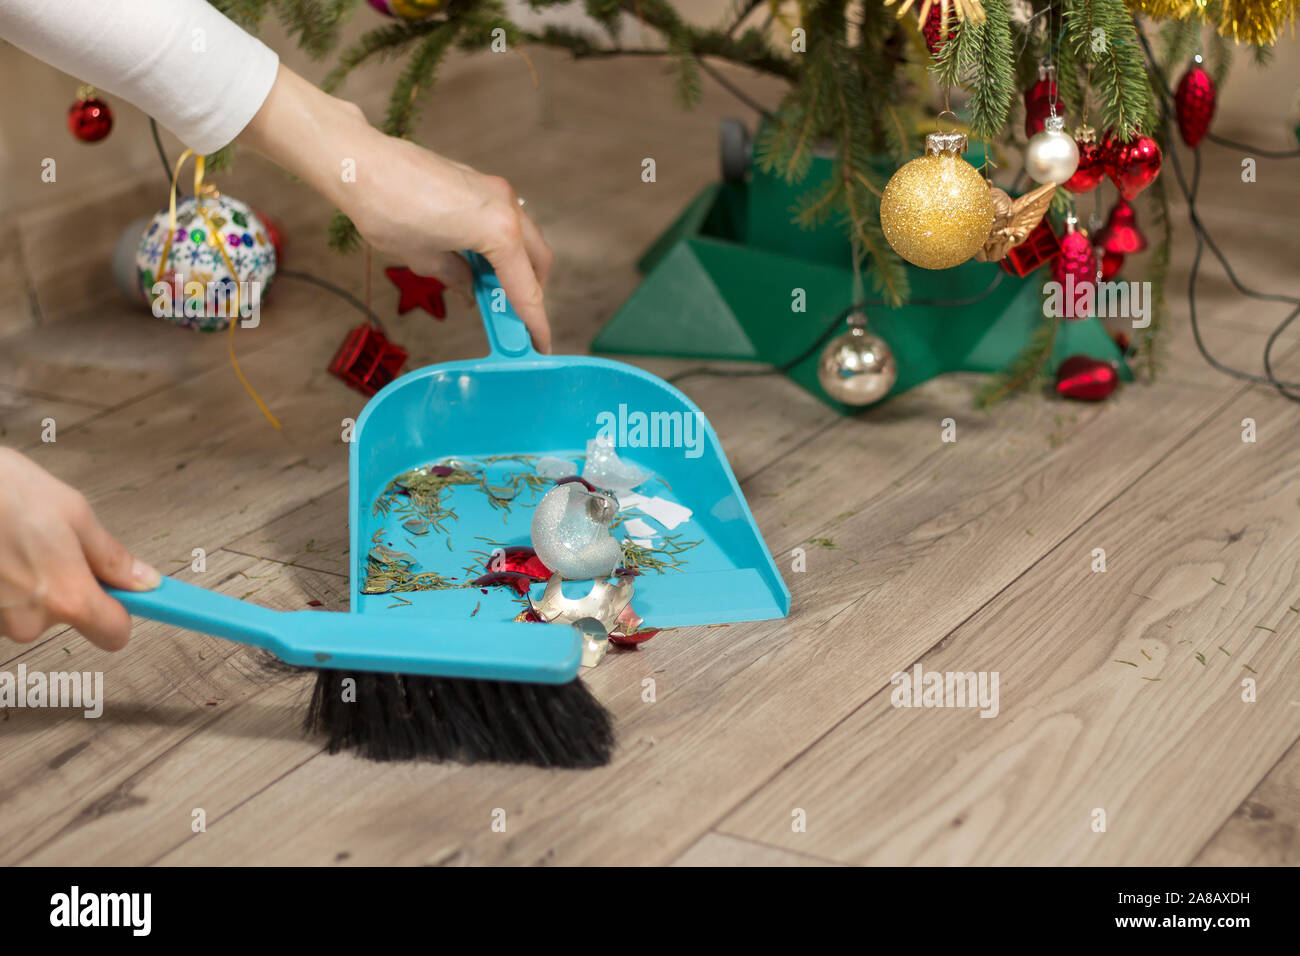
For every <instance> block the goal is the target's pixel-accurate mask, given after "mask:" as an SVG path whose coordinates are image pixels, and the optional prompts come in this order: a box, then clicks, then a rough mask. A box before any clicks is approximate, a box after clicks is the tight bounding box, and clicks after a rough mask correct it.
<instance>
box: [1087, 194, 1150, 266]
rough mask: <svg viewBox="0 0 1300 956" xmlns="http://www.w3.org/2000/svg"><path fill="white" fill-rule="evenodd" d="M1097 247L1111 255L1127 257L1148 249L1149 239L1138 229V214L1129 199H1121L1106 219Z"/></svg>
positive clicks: (1098, 235)
mask: <svg viewBox="0 0 1300 956" xmlns="http://www.w3.org/2000/svg"><path fill="white" fill-rule="evenodd" d="M1096 242H1097V245H1098V246H1100V247H1101V248H1102V250H1103V251H1105V252H1106V253H1108V254H1110V255H1120V256H1127V255H1130V254H1132V253H1134V252H1141V251H1142V250H1143V249H1145V248H1146V247H1147V237H1146V236H1144V235H1142V230H1141V229H1139V228H1138V224H1137V212H1136V211H1134V209H1133V207H1132V206H1131V205H1129V201H1128V200H1127V199H1121V200H1120V201H1119V202H1117V203H1116V204H1115V208H1114V209H1112V210H1111V211H1110V215H1109V216H1107V217H1106V225H1104V226H1102V228H1101V231H1100V232H1098V233H1097V238H1096Z"/></svg>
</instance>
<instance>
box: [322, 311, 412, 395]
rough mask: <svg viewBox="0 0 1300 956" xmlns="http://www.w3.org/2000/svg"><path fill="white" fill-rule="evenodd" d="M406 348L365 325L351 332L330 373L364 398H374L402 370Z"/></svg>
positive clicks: (340, 349)
mask: <svg viewBox="0 0 1300 956" xmlns="http://www.w3.org/2000/svg"><path fill="white" fill-rule="evenodd" d="M405 364H406V349H404V348H402V347H401V346H400V345H396V344H394V343H393V342H390V341H388V336H386V335H384V333H383V331H382V330H381V329H379V328H377V327H376V326H373V325H368V324H362V325H358V326H357V327H356V328H355V329H353V330H352V331H351V332H349V333H348V336H347V338H345V339H344V340H343V344H342V345H340V346H339V350H338V351H337V352H335V353H334V360H333V361H331V362H330V366H329V370H330V373H331V374H333V375H337V376H338V377H339V378H341V379H343V381H344V382H346V383H347V384H348V385H349V386H351V387H352V388H355V389H356V390H357V391H358V392H360V393H361V394H362V395H373V394H375V392H377V391H379V390H380V389H381V388H383V387H384V386H385V385H387V384H388V383H389V382H391V381H392V380H393V379H395V378H396V377H397V375H398V373H400V372H401V371H402V366H403V365H405Z"/></svg>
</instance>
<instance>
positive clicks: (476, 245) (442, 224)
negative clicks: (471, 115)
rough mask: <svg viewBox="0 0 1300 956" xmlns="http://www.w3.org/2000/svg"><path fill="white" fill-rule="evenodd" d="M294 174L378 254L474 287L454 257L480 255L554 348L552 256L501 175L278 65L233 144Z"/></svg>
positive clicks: (540, 339) (540, 338)
mask: <svg viewBox="0 0 1300 956" xmlns="http://www.w3.org/2000/svg"><path fill="white" fill-rule="evenodd" d="M237 141H238V142H239V143H242V144H244V145H247V146H251V147H252V148H253V149H255V150H257V151H258V152H260V153H262V154H263V155H264V156H266V157H267V158H268V159H270V160H272V161H273V162H275V163H277V164H279V165H280V166H283V167H284V168H285V169H287V170H289V171H290V172H292V173H295V174H296V175H298V176H299V177H301V178H302V179H303V180H304V181H306V182H307V183H308V184H310V185H311V186H312V187H313V188H315V189H316V190H317V191H318V192H320V193H321V194H322V195H324V196H325V197H326V198H328V199H330V200H331V201H332V202H334V204H335V205H337V206H338V207H339V208H340V209H342V210H343V211H344V212H345V213H347V214H348V216H349V217H351V219H352V221H353V222H354V223H355V224H356V226H357V229H358V230H360V232H361V234H362V235H363V236H364V237H365V238H366V240H367V241H369V242H370V243H371V244H372V245H373V246H374V247H375V248H376V249H378V250H379V251H380V252H382V253H384V254H386V255H389V256H392V257H393V258H395V259H397V260H399V261H400V262H402V264H404V265H406V266H408V267H410V268H411V269H412V270H414V271H415V272H417V273H420V274H422V275H436V276H438V277H439V278H440V279H442V280H443V281H444V282H446V283H448V284H449V285H452V286H457V287H461V288H466V289H467V288H468V285H469V281H470V273H469V267H468V265H466V263H465V260H464V259H462V258H461V257H460V256H459V255H457V254H456V252H457V251H458V250H461V249H472V250H473V251H475V252H479V253H482V254H483V255H484V256H486V257H487V260H488V261H489V262H491V263H492V266H493V268H495V269H496V272H497V276H498V278H499V279H500V280H501V286H502V288H503V289H505V292H506V295H507V296H508V297H509V299H510V303H511V305H513V306H514V307H515V311H517V312H518V313H519V317H520V318H521V319H523V320H524V323H525V324H526V325H527V326H528V330H529V332H531V333H532V337H533V344H534V345H535V346H536V347H537V349H538V350H539V351H542V352H549V351H550V349H551V330H550V325H549V324H548V323H547V320H546V309H545V306H544V304H543V300H542V287H543V286H544V285H545V284H546V278H547V275H548V274H549V273H550V269H551V250H550V247H549V246H547V244H546V240H545V239H543V238H542V234H541V232H540V231H539V230H538V228H537V226H536V225H535V224H534V223H533V221H532V220H531V219H529V218H528V215H527V214H526V213H525V212H524V210H523V208H522V207H521V206H520V204H519V201H518V198H517V197H516V196H515V192H514V190H513V189H512V188H511V187H510V184H509V183H507V182H506V181H505V180H504V179H500V178H499V177H496V176H485V175H483V174H482V173H479V172H477V171H475V170H474V169H471V168H470V167H469V166H465V165H463V164H461V163H458V162H455V161H453V160H450V159H446V158H444V157H442V156H439V155H438V154H437V153H434V152H430V151H429V150H427V149H423V148H421V147H419V146H417V145H415V144H414V143H410V142H407V141H405V140H400V139H394V138H393V137H391V136H385V135H384V134H383V133H380V132H379V131H378V130H376V129H375V128H374V127H372V126H371V125H370V124H369V123H368V122H366V119H365V116H364V115H362V113H361V110H360V109H359V108H357V107H356V106H355V105H354V104H352V103H347V102H344V101H342V100H338V99H335V98H334V97H332V96H329V95H327V94H325V93H322V92H321V91H320V90H318V89H317V88H316V87H314V86H312V85H311V84H310V83H308V82H307V81H306V80H304V79H303V78H302V77H300V76H298V75H297V74H296V73H294V72H293V71H292V70H289V69H288V68H286V67H285V66H283V65H281V67H280V73H279V76H278V78H277V79H276V82H275V86H274V87H273V88H272V89H271V93H270V95H269V96H268V97H267V98H266V102H265V103H263V104H262V108H261V109H260V110H259V111H258V113H257V115H256V116H255V117H254V118H253V121H252V122H251V123H249V124H248V127H247V128H246V129H245V130H244V132H243V133H241V134H240V136H239V137H238V140H237Z"/></svg>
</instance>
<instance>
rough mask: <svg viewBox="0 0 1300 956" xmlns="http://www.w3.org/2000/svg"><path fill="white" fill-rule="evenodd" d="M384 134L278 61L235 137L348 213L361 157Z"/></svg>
mask: <svg viewBox="0 0 1300 956" xmlns="http://www.w3.org/2000/svg"><path fill="white" fill-rule="evenodd" d="M376 137H379V138H383V134H382V133H380V132H379V131H378V130H376V129H375V128H374V127H372V126H371V125H370V124H369V123H368V122H367V121H366V118H365V115H364V114H363V113H362V112H361V108H360V107H358V106H357V105H356V104H355V103H351V102H349V101H347V100H343V99H339V98H338V97H335V96H331V95H330V94H328V93H326V92H324V91H322V90H320V89H319V88H317V87H316V86H314V85H313V84H312V83H310V82H308V81H307V80H305V79H303V78H302V77H301V76H299V75H298V74H296V73H294V72H293V71H292V70H290V69H288V68H287V67H285V66H283V65H281V67H280V72H279V74H278V76H277V77H276V81H275V85H274V86H273V87H272V88H271V92H270V93H269V94H268V95H267V98H266V101H265V102H264V103H263V104H262V107H261V109H259V110H258V112H257V115H256V116H254V117H253V120H252V121H251V122H250V123H249V124H248V126H247V127H246V128H245V130H244V131H243V133H241V134H240V135H239V137H238V139H237V142H239V143H240V144H241V145H243V146H248V147H250V148H251V149H253V150H254V151H256V152H258V153H260V154H261V155H263V156H265V157H266V158H267V159H269V160H271V161H272V162H274V163H275V164H276V165H278V166H280V167H281V168H283V169H285V170H287V171H288V172H291V173H293V174H294V175H295V176H297V177H298V178H299V179H301V180H302V181H303V182H305V183H306V184H307V185H308V186H311V187H312V188H313V189H315V190H316V191H317V192H319V193H320V194H321V195H323V196H324V197H325V198H326V199H328V200H329V201H330V202H332V203H334V204H335V205H336V206H338V207H339V208H340V209H342V210H343V211H344V212H345V213H348V214H349V215H352V213H353V205H354V202H353V201H354V198H355V193H356V191H357V190H356V187H357V184H358V181H359V180H360V179H361V177H362V172H361V167H362V165H363V163H362V159H361V156H362V154H363V153H366V152H367V151H368V150H369V149H370V148H371V143H372V142H373V141H374V139H375V138H376Z"/></svg>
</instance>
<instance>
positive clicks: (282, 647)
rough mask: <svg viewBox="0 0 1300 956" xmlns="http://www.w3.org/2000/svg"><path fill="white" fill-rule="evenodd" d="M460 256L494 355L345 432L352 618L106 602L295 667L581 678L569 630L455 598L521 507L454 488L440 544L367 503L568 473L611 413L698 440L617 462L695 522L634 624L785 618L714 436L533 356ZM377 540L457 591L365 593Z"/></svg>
mask: <svg viewBox="0 0 1300 956" xmlns="http://www.w3.org/2000/svg"><path fill="white" fill-rule="evenodd" d="M469 260H470V264H471V266H472V267H473V269H474V273H475V293H476V295H477V297H478V302H479V310H480V312H481V313H482V315H483V324H484V326H485V328H486V329H487V336H488V342H489V343H490V345H491V349H492V351H491V354H490V355H489V356H488V357H487V358H484V359H477V360H471V361H463V362H448V363H444V364H441V365H432V366H429V367H428V368H423V369H420V370H418V371H415V372H411V373H410V374H408V375H404V376H402V377H401V378H399V379H397V380H396V381H394V382H392V383H390V384H389V385H388V386H387V387H386V388H384V389H383V390H382V391H381V392H380V393H379V394H378V395H376V396H375V397H374V398H373V399H371V401H370V402H369V403H368V404H367V405H366V407H365V409H363V411H362V413H361V417H360V418H359V419H358V421H357V424H356V428H355V429H354V441H353V444H352V449H351V462H350V469H351V471H350V476H351V502H350V505H349V522H350V531H351V546H352V551H351V554H352V571H351V584H352V595H353V599H352V611H351V613H348V614H331V613H327V612H320V611H273V610H270V609H268V608H264V607H260V606H258V605H256V604H250V603H248V602H246V601H240V600H236V599H235V598H232V597H228V596H226V595H223V594H218V593H217V592H215V591H209V590H206V589H204V588H200V587H196V586H194V585H192V584H186V583H185V582H183V581H177V580H175V579H173V578H164V579H163V582H162V584H161V586H159V587H158V588H157V589H156V590H153V591H145V592H131V591H121V590H116V589H109V593H110V594H112V595H113V596H114V597H115V598H117V599H118V600H120V601H121V602H122V603H123V605H125V606H126V609H127V610H128V611H130V612H131V613H132V614H136V615H139V616H141V617H148V618H151V619H153V620H158V621H163V622H165V623H168V624H174V625H176V626H178V627H184V628H189V629H191V630H195V631H202V632H203V633H205V634H213V635H216V636H218V637H224V638H228V639H230V640H234V641H239V642H241V643H244V644H250V645H253V646H256V647H261V648H264V649H266V650H268V651H270V652H271V653H273V654H275V655H276V656H277V657H279V658H281V659H282V660H284V661H287V662H288V663H290V664H296V665H299V666H305V667H326V668H339V669H345V670H359V671H380V672H390V673H404V674H420V675H428V676H441V677H460V678H469V679H479V680H498V681H524V682H533V683H551V684H561V683H566V682H568V681H570V680H572V679H573V678H574V676H575V675H576V674H577V671H578V667H579V664H580V661H581V656H582V648H583V646H584V641H585V638H584V637H583V635H582V632H581V630H580V629H579V628H578V627H577V626H574V627H568V626H563V625H542V624H537V623H514V621H513V619H514V617H515V616H516V615H517V614H518V612H519V610H520V608H519V605H518V604H516V603H515V601H513V600H511V594H510V592H509V589H506V588H496V589H486V588H484V589H481V588H477V587H469V586H465V585H468V583H469V581H470V580H471V579H472V578H473V577H475V576H477V575H478V574H479V573H481V572H482V571H483V570H484V568H483V567H482V564H483V560H484V557H485V556H487V555H490V553H491V552H492V550H493V549H494V548H495V547H496V546H498V545H501V546H511V545H521V544H522V545H526V544H528V543H529V541H530V538H531V530H530V524H531V518H532V508H531V507H528V506H527V505H528V504H529V503H527V502H520V506H519V507H514V508H511V509H510V511H509V512H504V513H503V512H502V511H501V510H498V509H496V508H493V507H492V506H491V505H490V504H489V503H488V500H487V498H486V497H485V496H484V495H482V494H481V493H480V492H477V491H476V490H474V489H471V488H466V487H456V488H452V489H450V491H449V492H448V493H449V495H450V498H451V504H452V505H453V507H454V509H455V513H456V520H455V521H454V522H453V523H451V524H450V525H449V527H447V528H446V531H445V533H437V534H433V533H431V534H426V535H424V536H421V537H417V538H412V537H410V536H409V535H408V534H407V533H406V531H405V529H404V528H403V527H402V525H401V523H400V520H399V518H398V517H396V516H393V515H387V516H384V515H379V514H377V513H376V512H375V511H374V509H373V502H374V501H375V500H376V498H378V497H379V495H380V494H381V493H382V492H383V491H384V490H385V489H386V488H387V487H388V485H389V483H390V482H391V481H392V479H393V478H394V477H396V476H397V475H399V474H401V473H403V472H406V471H409V470H410V469H412V468H416V467H419V466H423V465H429V464H434V463H437V462H439V461H443V460H446V459H452V458H455V459H460V460H469V461H474V460H476V459H477V460H479V461H482V460H483V459H493V458H497V457H498V456H511V458H510V460H507V461H497V462H495V463H485V464H482V465H481V467H483V468H484V469H486V471H487V473H488V476H489V479H491V477H492V473H493V471H497V472H501V473H502V474H503V476H504V472H506V471H509V470H510V469H518V468H521V467H530V466H528V465H526V464H525V462H526V461H527V460H528V459H526V458H524V457H520V456H527V455H534V456H538V457H543V456H554V457H560V458H570V459H571V460H574V461H575V462H576V461H577V459H578V457H579V456H580V455H582V454H583V453H584V452H585V449H586V442H587V440H588V439H589V438H592V437H595V435H596V434H597V431H598V430H599V427H600V422H601V416H602V414H612V415H614V416H615V418H616V419H617V417H618V416H619V414H620V406H621V407H622V408H623V409H624V410H625V411H640V412H644V413H647V414H650V413H660V414H665V415H673V414H678V415H679V416H690V417H691V419H692V422H693V425H692V428H698V429H699V432H692V437H695V438H697V439H698V441H697V442H695V443H693V444H692V446H691V447H658V448H650V447H632V448H627V447H620V448H619V449H618V453H619V455H620V457H621V458H623V459H624V460H626V461H630V462H631V463H632V464H635V465H637V466H639V467H641V468H642V469H644V470H648V471H650V472H652V473H653V474H654V475H655V478H654V479H652V480H651V481H649V482H647V483H646V485H644V486H642V487H639V488H638V489H637V491H638V492H639V493H642V494H644V495H647V496H656V497H662V498H667V499H668V500H670V501H673V502H676V503H678V504H681V505H684V506H685V507H687V508H690V509H691V510H692V514H691V517H690V519H689V520H687V521H686V522H684V523H683V524H680V525H678V526H677V527H676V528H674V529H672V532H671V534H672V535H674V536H675V538H676V539H677V540H678V541H691V542H696V543H694V544H692V545H691V546H690V547H689V548H688V549H687V550H685V551H684V552H683V555H682V557H683V559H684V563H683V564H682V565H681V567H680V569H678V570H668V571H665V572H664V573H662V574H655V573H647V574H643V575H641V576H640V577H638V578H637V580H636V594H635V596H634V598H633V602H632V603H633V607H634V609H635V610H636V612H637V613H638V614H640V615H641V617H642V618H644V619H645V622H646V624H647V625H648V626H652V627H659V628H668V627H683V626H687V625H695V624H718V623H724V622H732V621H752V620H766V619H769V618H776V617H784V616H785V615H786V614H787V613H788V611H789V608H790V592H789V591H788V590H787V589H786V586H785V582H784V581H782V580H781V576H780V575H779V574H778V573H777V570H776V566H775V564H774V563H773V562H772V558H771V556H770V555H769V554H768V552H767V548H766V546H765V545H764V544H763V539H762V537H761V535H760V534H759V532H758V528H757V527H756V526H755V524H754V519H753V517H752V516H751V515H750V512H749V506H748V505H747V504H746V502H745V498H744V496H743V495H742V494H741V493H740V488H739V487H738V486H737V484H736V479H735V476H734V475H733V474H732V473H731V468H730V467H729V466H728V465H727V460H726V458H725V456H724V455H723V453H722V448H721V447H720V446H719V444H718V438H717V435H715V434H714V432H713V427H712V426H711V425H709V423H708V421H707V420H706V419H705V418H704V415H703V414H702V413H701V412H700V411H699V409H698V408H696V407H695V405H694V403H692V402H691V401H690V399H688V398H687V397H686V396H685V395H683V394H682V393H681V392H679V391H678V390H677V389H675V388H673V387H672V386H671V385H669V384H668V383H666V382H664V381H662V380H660V379H658V378H656V377H655V376H653V375H650V374H649V373H647V372H644V371H642V370H641V369H638V368H634V367H632V366H630V365H624V364H623V363H621V362H612V361H609V360H607V359H600V358H588V357H580V356H564V357H558V356H544V355H540V354H538V353H537V352H535V351H534V350H533V348H532V345H531V343H530V340H529V337H528V332H527V330H526V329H525V327H524V324H523V322H522V321H521V320H520V319H519V317H518V316H517V315H516V314H515V313H514V310H513V309H512V308H511V307H510V304H509V302H508V301H506V298H505V295H504V293H503V292H502V290H501V287H500V284H499V283H498V282H497V280H496V276H495V275H494V274H493V273H492V271H491V268H490V267H489V266H488V265H487V262H486V261H485V260H484V259H482V258H481V257H479V256H477V255H473V254H470V255H469ZM683 421H684V418H683ZM680 434H682V436H683V437H685V434H686V433H684V432H682V433H680ZM665 533H667V531H666V529H665ZM376 543H383V544H385V545H387V546H390V547H393V548H395V549H397V550H401V551H404V552H406V553H408V554H410V555H412V556H413V557H414V559H415V560H416V562H417V563H418V570H420V571H437V572H438V573H439V574H441V575H443V576H444V577H446V578H448V579H453V578H454V579H456V580H457V583H458V586H456V587H452V588H447V589H443V590H436V591H414V592H404V593H402V594H401V595H400V596H399V597H400V600H398V601H395V600H394V595H393V594H362V593H361V586H362V582H363V580H364V576H365V574H364V567H365V564H366V560H367V556H368V554H369V553H370V550H371V549H372V548H373V547H374V546H375V544H376ZM652 543H653V539H652ZM476 564H477V565H479V567H478V568H477V569H475V568H474V565H476ZM589 588H590V584H589V582H584V581H574V582H566V583H565V585H564V591H565V593H566V595H567V596H569V597H581V596H582V595H583V593H585V591H586V590H587V589H589ZM538 596H540V592H539V594H538ZM403 602H405V603H403Z"/></svg>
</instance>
